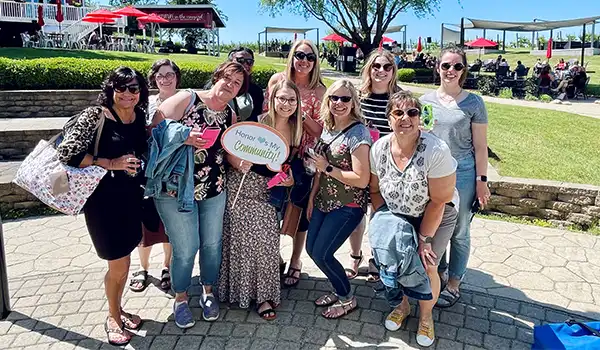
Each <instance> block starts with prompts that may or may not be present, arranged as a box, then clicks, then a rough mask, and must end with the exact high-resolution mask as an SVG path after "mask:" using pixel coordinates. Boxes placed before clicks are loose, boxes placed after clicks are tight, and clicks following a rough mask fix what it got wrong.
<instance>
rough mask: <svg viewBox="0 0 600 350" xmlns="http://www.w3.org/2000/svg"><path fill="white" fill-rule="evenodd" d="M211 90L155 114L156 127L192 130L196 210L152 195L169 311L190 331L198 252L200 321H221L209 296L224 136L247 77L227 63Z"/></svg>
mask: <svg viewBox="0 0 600 350" xmlns="http://www.w3.org/2000/svg"><path fill="white" fill-rule="evenodd" d="M212 83H213V85H212V88H211V89H210V90H206V91H193V90H186V91H181V92H179V93H177V94H176V95H175V96H173V97H171V98H169V99H168V100H166V101H165V102H164V103H163V104H161V105H160V107H159V108H158V112H157V113H156V114H155V116H154V123H153V124H154V125H157V124H159V123H160V122H161V121H162V119H164V118H168V119H173V120H177V121H179V122H180V123H182V124H184V125H186V126H189V127H192V128H193V129H192V131H191V132H190V135H189V137H188V139H187V141H186V144H188V145H192V146H194V147H195V148H196V150H195V154H194V170H193V172H194V200H195V201H194V206H193V209H192V210H191V211H190V212H180V211H179V210H178V207H179V205H178V201H177V198H176V196H174V195H173V193H166V192H164V191H163V192H161V193H160V194H159V196H158V197H155V203H156V209H157V210H158V213H159V214H160V217H161V219H162V221H163V223H164V224H165V229H166V232H167V236H169V241H170V242H171V245H172V246H173V263H172V266H171V276H172V286H173V290H174V292H175V303H174V305H173V313H174V314H175V324H176V325H177V326H178V327H180V328H190V327H192V326H194V324H195V321H194V317H193V315H192V311H191V310H190V307H189V305H188V295H187V289H188V287H189V286H190V285H191V280H192V270H193V268H194V258H195V257H196V254H198V250H200V282H201V284H202V288H203V292H202V295H201V297H200V306H201V307H202V309H203V311H202V317H203V318H204V320H206V321H215V320H217V319H218V318H219V303H218V302H217V300H216V299H215V296H214V294H213V287H214V286H215V285H216V283H217V281H218V275H219V267H220V265H221V236H222V232H223V214H224V212H225V202H226V193H225V192H226V191H225V189H226V185H227V183H226V174H225V161H226V159H225V150H224V149H223V147H222V145H221V140H220V137H221V135H222V133H223V132H224V131H225V129H227V128H228V127H229V126H231V125H232V124H233V123H235V120H236V116H235V113H233V111H232V109H231V107H229V105H228V103H229V102H230V101H231V100H232V99H233V98H234V97H235V96H238V95H240V94H243V93H245V92H246V89H247V87H248V73H247V72H246V70H245V69H244V67H242V65H240V64H239V63H236V62H226V63H223V64H222V65H221V66H219V67H218V68H217V70H216V71H215V73H214V74H213V77H212Z"/></svg>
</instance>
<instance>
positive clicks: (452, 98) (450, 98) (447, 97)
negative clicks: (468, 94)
mask: <svg viewBox="0 0 600 350" xmlns="http://www.w3.org/2000/svg"><path fill="white" fill-rule="evenodd" d="M462 92H463V89H462V88H461V89H460V90H459V91H458V94H456V96H452V95H450V94H448V93H446V92H444V94H442V93H441V92H440V90H438V91H437V95H438V97H439V98H440V99H441V100H443V101H446V102H453V101H456V98H457V97H458V96H460V94H462Z"/></svg>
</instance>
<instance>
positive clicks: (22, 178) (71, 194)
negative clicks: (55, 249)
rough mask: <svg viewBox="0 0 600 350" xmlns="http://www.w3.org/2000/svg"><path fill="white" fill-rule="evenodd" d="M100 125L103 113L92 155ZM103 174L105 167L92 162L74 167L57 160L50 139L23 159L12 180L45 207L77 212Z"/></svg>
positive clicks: (102, 124) (100, 131)
mask: <svg viewBox="0 0 600 350" xmlns="http://www.w3.org/2000/svg"><path fill="white" fill-rule="evenodd" d="M103 126H104V116H103V117H101V118H100V122H99V123H98V128H97V133H96V143H95V145H94V157H95V156H96V155H97V154H98V144H99V142H100V136H101V134H102V128H103ZM106 173H107V171H106V169H104V168H102V167H99V166H95V165H92V166H88V167H85V168H75V167H72V166H68V165H65V164H63V163H61V162H60V161H59V160H58V153H57V152H56V149H55V148H54V143H53V141H52V140H51V141H45V140H41V141H40V142H39V143H38V144H37V146H36V147H35V149H34V150H33V152H31V153H30V154H29V155H28V156H27V158H25V160H24V161H23V163H22V164H21V166H20V167H19V170H17V175H16V176H15V178H14V179H13V182H14V183H15V184H17V185H19V186H20V187H22V188H23V189H24V190H26V191H27V192H30V193H31V194H33V195H34V196H36V197H37V198H38V199H39V200H40V201H42V202H43V203H44V204H46V205H48V206H49V207H52V208H54V209H56V210H58V211H60V212H62V213H64V214H68V215H77V214H79V212H81V209H82V208H83V206H84V205H85V202H86V201H87V199H88V198H89V197H90V196H91V194H92V193H93V192H94V190H95V189H96V187H98V184H99V183H100V180H102V178H103V177H104V175H106Z"/></svg>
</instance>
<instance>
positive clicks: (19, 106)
mask: <svg viewBox="0 0 600 350" xmlns="http://www.w3.org/2000/svg"><path fill="white" fill-rule="evenodd" d="M99 93H100V90H35V91H28V90H10V91H0V118H28V117H31V118H46V117H70V116H72V115H74V114H77V113H79V112H80V111H81V110H82V109H84V108H85V107H88V106H90V104H92V103H93V102H94V101H96V98H98V94H99Z"/></svg>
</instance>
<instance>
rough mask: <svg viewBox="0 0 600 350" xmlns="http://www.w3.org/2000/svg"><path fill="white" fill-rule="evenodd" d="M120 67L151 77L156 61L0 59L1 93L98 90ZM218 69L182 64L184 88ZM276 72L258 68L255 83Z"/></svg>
mask: <svg viewBox="0 0 600 350" xmlns="http://www.w3.org/2000/svg"><path fill="white" fill-rule="evenodd" d="M119 66H128V67H131V68H133V69H136V70H138V71H140V72H141V73H142V74H144V75H145V74H147V73H148V71H149V70H150V67H151V66H152V62H150V61H148V62H144V61H141V62H140V61H114V60H96V59H83V58H64V57H61V58H39V59H31V60H12V59H7V58H0V90H40V89H98V88H99V87H100V84H101V83H102V80H103V79H104V78H105V77H106V76H107V75H108V73H110V72H111V71H112V70H114V69H115V68H117V67H119ZM216 67H217V66H216V65H215V64H206V63H200V62H182V63H181V64H179V68H181V88H200V87H203V86H204V84H205V83H206V82H207V81H208V80H209V78H210V76H211V75H212V73H213V71H214V70H215V68H216ZM275 73H276V71H275V70H274V69H272V68H270V67H261V66H260V65H258V66H255V67H254V70H253V74H252V75H253V80H254V82H255V83H256V84H258V85H259V86H260V87H261V88H266V86H267V83H268V82H269V78H270V77H271V76H272V75H273V74H275Z"/></svg>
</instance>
